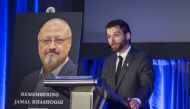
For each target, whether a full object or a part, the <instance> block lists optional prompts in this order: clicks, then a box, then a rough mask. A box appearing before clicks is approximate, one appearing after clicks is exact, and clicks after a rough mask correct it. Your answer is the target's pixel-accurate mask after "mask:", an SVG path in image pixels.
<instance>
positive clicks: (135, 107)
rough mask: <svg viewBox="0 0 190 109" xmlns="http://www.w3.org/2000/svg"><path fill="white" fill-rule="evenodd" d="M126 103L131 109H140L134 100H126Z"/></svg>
mask: <svg viewBox="0 0 190 109" xmlns="http://www.w3.org/2000/svg"><path fill="white" fill-rule="evenodd" d="M127 102H128V103H129V107H130V108H131V109H140V103H139V102H138V101H137V100H136V99H134V98H127Z"/></svg>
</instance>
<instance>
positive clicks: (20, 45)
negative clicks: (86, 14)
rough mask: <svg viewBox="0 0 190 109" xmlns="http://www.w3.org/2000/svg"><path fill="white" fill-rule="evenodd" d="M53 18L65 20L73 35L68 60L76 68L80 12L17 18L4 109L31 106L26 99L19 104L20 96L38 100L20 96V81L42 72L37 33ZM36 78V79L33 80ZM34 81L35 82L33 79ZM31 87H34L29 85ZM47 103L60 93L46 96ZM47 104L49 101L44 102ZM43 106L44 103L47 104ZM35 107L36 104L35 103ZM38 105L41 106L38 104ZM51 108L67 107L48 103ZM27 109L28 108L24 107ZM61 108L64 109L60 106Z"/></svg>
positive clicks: (20, 16) (58, 103)
mask: <svg viewBox="0 0 190 109" xmlns="http://www.w3.org/2000/svg"><path fill="white" fill-rule="evenodd" d="M52 18H60V19H63V20H65V21H66V22H67V23H68V24H69V26H70V27H71V31H72V46H71V49H70V52H69V58H70V59H71V60H72V61H73V63H74V64H75V65H78V58H79V48H80V38H81V24H82V14H81V13H79V12H72V13H56V14H52V13H51V14H50V13H49V14H47V13H43V14H42V13H41V14H18V15H17V17H16V28H15V35H14V36H11V37H12V38H13V40H12V42H11V43H10V44H11V46H10V47H11V51H10V54H11V55H10V57H11V58H10V60H9V61H10V66H9V69H8V70H9V72H8V74H9V77H8V95H7V102H6V108H7V109H14V108H15V106H16V107H17V105H20V106H21V107H23V108H22V109H25V108H24V106H25V105H27V104H31V103H32V102H31V101H28V100H27V97H26V99H25V98H24V99H22V100H20V99H19V97H20V96H38V95H34V94H33V95H25V94H24V95H23V93H22V94H21V93H20V92H19V90H20V89H19V88H20V85H21V82H22V80H23V78H24V77H25V76H26V75H28V74H30V73H32V72H34V71H36V70H39V69H41V68H42V63H41V61H40V57H39V55H38V33H39V31H40V28H41V27H42V25H43V24H44V23H45V22H47V21H48V20H50V19H52ZM36 78H37V77H36ZM34 79H35V78H34ZM28 85H29V86H32V85H33V84H28ZM46 95H47V96H49V95H50V97H49V98H48V97H47V98H48V99H49V100H51V99H54V100H56V98H59V95H60V94H59V93H56V92H55V93H46ZM47 102H49V101H47ZM47 102H46V103H47ZM35 104H36V103H35ZM37 104H40V102H37ZM50 104H52V105H54V106H52V107H54V108H56V109H58V107H56V106H59V105H68V103H67V104H66V102H65V101H60V100H58V101H53V102H52V101H51V103H50ZM26 107H27V106H26ZM61 107H64V106H61ZM47 108H48V109H50V108H49V107H47Z"/></svg>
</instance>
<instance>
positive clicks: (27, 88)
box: [18, 60, 77, 109]
mask: <svg viewBox="0 0 190 109" xmlns="http://www.w3.org/2000/svg"><path fill="white" fill-rule="evenodd" d="M75 75H77V66H76V65H75V64H74V63H73V62H72V61H71V60H69V61H68V62H67V63H66V64H65V65H64V66H63V68H62V69H61V71H60V72H59V74H58V76H75ZM40 78H41V76H40V70H38V71H35V72H32V73H31V74H29V75H27V76H26V77H24V79H23V81H22V84H21V88H20V92H35V90H36V87H37V84H38V83H39V81H40ZM41 83H42V81H41ZM67 90H68V89H66V91H64V92H65V93H66V94H67V95H69V93H68V91H67ZM40 92H50V93H57V90H54V89H52V88H49V87H45V86H44V85H43V84H41V89H40ZM20 98H21V99H30V100H31V99H40V100H41V99H42V100H44V99H45V100H46V99H50V100H56V99H59V100H61V99H62V100H63V101H64V104H63V105H60V106H59V105H57V106H56V107H55V105H46V104H45V105H33V104H32V105H25V106H26V108H27V107H30V108H37V107H40V108H47V107H48V109H55V108H56V109H69V98H68V96H66V95H62V94H60V95H59V97H39V98H35V97H33V98H32V97H28V98H27V97H20ZM20 106H21V107H22V109H25V108H24V105H20ZM20 106H18V107H20ZM18 109H19V108H18Z"/></svg>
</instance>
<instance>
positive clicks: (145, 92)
mask: <svg viewBox="0 0 190 109" xmlns="http://www.w3.org/2000/svg"><path fill="white" fill-rule="evenodd" d="M106 35H107V40H108V43H109V45H110V47H111V49H112V51H113V52H114V53H113V54H112V55H110V56H109V57H107V58H106V59H105V61H104V65H103V70H102V74H101V77H102V79H103V82H104V84H105V85H106V86H108V87H109V88H110V89H112V90H113V91H114V92H115V93H117V94H118V95H120V96H121V97H123V98H124V99H125V100H126V104H128V107H129V108H131V109H139V108H143V109H149V103H148V99H149V97H150V96H151V94H152V92H153V87H154V68H153V65H152V60H151V58H150V57H149V56H148V55H147V54H146V53H144V52H142V51H140V50H137V49H135V48H134V47H133V46H132V45H131V31H130V28H129V26H128V24H127V23H126V22H125V21H124V20H121V19H117V20H113V21H110V22H109V23H108V24H107V25H106ZM126 108H127V106H125V105H122V104H121V103H118V101H117V100H115V99H113V98H112V97H108V106H107V109H126Z"/></svg>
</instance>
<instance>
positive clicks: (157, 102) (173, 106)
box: [0, 0, 190, 109]
mask: <svg viewBox="0 0 190 109" xmlns="http://www.w3.org/2000/svg"><path fill="white" fill-rule="evenodd" d="M33 3H34V7H33V12H34V13H37V12H38V9H39V8H38V5H39V4H38V0H33ZM8 9H9V8H8V0H1V1H0V30H1V32H0V109H5V101H6V98H5V95H6V93H5V92H6V68H7V66H6V65H7V46H8V45H9V44H8V41H7V39H8V34H7V33H8V18H9V16H8ZM20 12H22V13H23V12H25V13H26V12H28V0H16V12H15V13H20ZM13 13H14V12H13ZM15 13H14V14H15ZM79 63H80V64H81V65H82V68H83V69H82V70H81V72H82V73H83V74H84V75H93V76H94V77H97V76H99V75H100V73H101V69H102V65H103V59H87V58H80V60H79ZM153 63H154V67H155V70H156V80H155V88H154V92H153V94H152V96H151V98H150V101H149V102H150V105H151V108H152V109H190V106H189V104H190V100H189V98H190V93H189V89H190V80H189V75H190V60H187V59H154V60H153Z"/></svg>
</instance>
